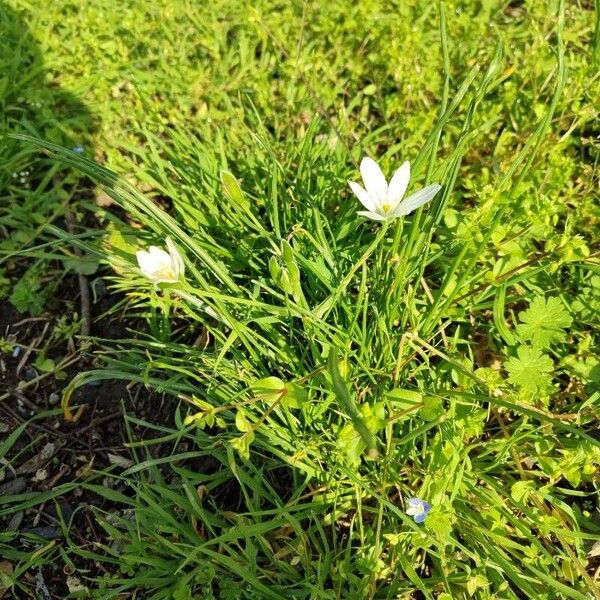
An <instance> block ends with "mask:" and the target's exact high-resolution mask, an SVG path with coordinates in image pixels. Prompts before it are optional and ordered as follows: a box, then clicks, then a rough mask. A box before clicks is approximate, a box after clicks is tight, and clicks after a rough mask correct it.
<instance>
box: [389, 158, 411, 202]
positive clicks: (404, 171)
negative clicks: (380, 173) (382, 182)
mask: <svg viewBox="0 0 600 600" xmlns="http://www.w3.org/2000/svg"><path fill="white" fill-rule="evenodd" d="M409 181H410V163H409V162H408V161H406V162H404V163H403V164H402V166H401V167H400V168H399V169H398V170H397V171H396V172H395V173H394V175H393V176H392V179H391V181H390V185H389V186H388V191H387V203H388V204H389V205H390V206H391V207H392V210H393V209H394V208H396V206H398V202H400V200H402V198H403V197H404V194H405V192H406V188H407V187H408V182H409Z"/></svg>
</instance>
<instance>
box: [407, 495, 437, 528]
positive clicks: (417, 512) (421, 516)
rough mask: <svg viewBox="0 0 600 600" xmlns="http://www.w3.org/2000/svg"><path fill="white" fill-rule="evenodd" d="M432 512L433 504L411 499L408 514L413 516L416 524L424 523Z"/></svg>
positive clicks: (419, 499)
mask: <svg viewBox="0 0 600 600" xmlns="http://www.w3.org/2000/svg"><path fill="white" fill-rule="evenodd" d="M430 510H431V504H429V502H425V500H421V498H409V499H408V508H407V509H406V514H407V515H409V516H411V517H412V518H413V519H414V520H415V523H422V522H423V521H424V520H425V518H426V517H427V515H428V513H429V511H430Z"/></svg>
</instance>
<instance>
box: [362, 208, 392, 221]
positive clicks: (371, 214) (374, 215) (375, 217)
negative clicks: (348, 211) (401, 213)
mask: <svg viewBox="0 0 600 600" xmlns="http://www.w3.org/2000/svg"><path fill="white" fill-rule="evenodd" d="M356 214H357V215H360V216H361V217H366V218H367V219H371V220H373V221H386V220H387V219H386V217H383V216H382V215H379V214H377V213H376V212H371V211H370V210H359V211H358V212H357V213H356Z"/></svg>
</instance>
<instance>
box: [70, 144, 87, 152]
mask: <svg viewBox="0 0 600 600" xmlns="http://www.w3.org/2000/svg"><path fill="white" fill-rule="evenodd" d="M84 150H85V149H84V147H83V146H75V148H71V151H72V152H75V154H83V153H84Z"/></svg>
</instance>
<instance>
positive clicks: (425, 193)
mask: <svg viewBox="0 0 600 600" xmlns="http://www.w3.org/2000/svg"><path fill="white" fill-rule="evenodd" d="M441 189H442V186H441V185H439V184H437V183H434V184H432V185H428V186H427V187H424V188H423V189H422V190H419V191H418V192H415V193H414V194H412V196H409V197H408V198H406V200H403V201H402V202H400V204H398V206H397V207H396V209H395V210H394V213H393V214H394V216H395V217H399V216H402V215H407V214H409V213H411V212H412V211H413V210H415V209H417V208H419V206H423V204H425V203H426V202H429V201H430V200H431V199H432V198H433V197H434V196H435V195H436V194H437V193H438V192H439V191H440V190H441Z"/></svg>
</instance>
